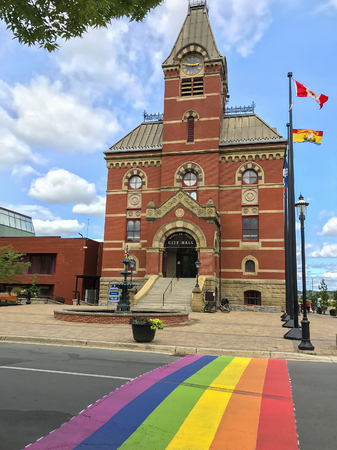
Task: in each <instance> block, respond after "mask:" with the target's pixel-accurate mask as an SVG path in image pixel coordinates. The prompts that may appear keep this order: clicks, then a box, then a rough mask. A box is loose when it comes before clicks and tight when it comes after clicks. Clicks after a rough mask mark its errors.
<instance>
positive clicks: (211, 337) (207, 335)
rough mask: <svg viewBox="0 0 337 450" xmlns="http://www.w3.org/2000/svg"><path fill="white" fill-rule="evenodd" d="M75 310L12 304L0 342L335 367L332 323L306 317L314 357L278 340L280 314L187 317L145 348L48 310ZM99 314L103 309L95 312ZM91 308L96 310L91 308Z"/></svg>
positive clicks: (125, 332)
mask: <svg viewBox="0 0 337 450" xmlns="http://www.w3.org/2000/svg"><path fill="white" fill-rule="evenodd" d="M60 308H76V307H73V306H68V305H66V306H63V305H62V306H57V305H34V304H31V305H25V304H24V305H18V306H14V307H1V308H0V341H7V342H23V343H39V344H52V345H70V346H81V347H92V348H95V347H96V348H111V349H120V350H121V349H124V350H135V351H137V350H139V351H153V352H158V353H168V354H176V355H188V354H203V355H205V354H206V355H227V356H242V357H253V358H285V359H297V360H315V361H331V362H337V349H336V334H337V318H335V317H331V316H330V315H325V316H324V315H318V314H310V315H309V320H310V322H311V325H310V332H311V341H312V343H313V345H314V346H315V350H314V352H301V351H299V350H298V348H297V347H298V343H299V342H298V341H291V340H286V339H284V338H283V336H284V334H285V333H286V332H287V330H288V329H286V328H282V322H281V320H280V315H279V314H275V313H257V312H240V311H232V312H231V313H230V314H223V313H221V312H217V313H216V314H204V313H191V314H190V322H189V323H188V324H186V325H171V326H166V327H165V328H164V330H157V331H156V336H155V339H154V341H153V342H152V343H151V344H139V343H136V342H135V341H134V340H133V337H132V331H131V327H130V326H129V325H106V324H85V323H70V322H62V321H58V320H56V319H54V316H53V311H54V310H55V309H60ZM100 308H102V309H105V307H100ZM95 309H96V307H95Z"/></svg>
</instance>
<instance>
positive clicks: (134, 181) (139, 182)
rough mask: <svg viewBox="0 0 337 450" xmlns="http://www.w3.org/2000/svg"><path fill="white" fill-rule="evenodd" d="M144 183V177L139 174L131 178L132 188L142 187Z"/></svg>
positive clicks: (130, 184)
mask: <svg viewBox="0 0 337 450" xmlns="http://www.w3.org/2000/svg"><path fill="white" fill-rule="evenodd" d="M142 184H143V182H142V179H141V178H140V177H139V176H138V175H135V176H133V177H131V178H130V180H129V188H130V189H139V188H141V186H142Z"/></svg>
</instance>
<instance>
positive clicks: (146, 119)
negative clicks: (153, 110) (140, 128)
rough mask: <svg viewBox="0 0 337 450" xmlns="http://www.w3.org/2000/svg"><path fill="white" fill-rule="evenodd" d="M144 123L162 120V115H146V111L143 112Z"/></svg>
mask: <svg viewBox="0 0 337 450" xmlns="http://www.w3.org/2000/svg"><path fill="white" fill-rule="evenodd" d="M143 117H144V122H155V121H159V120H164V114H161V113H157V114H148V113H147V112H146V111H144V112H143Z"/></svg>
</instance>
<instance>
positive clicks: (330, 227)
mask: <svg viewBox="0 0 337 450" xmlns="http://www.w3.org/2000/svg"><path fill="white" fill-rule="evenodd" d="M317 234H318V235H319V236H337V217H331V219H329V220H328V221H327V223H326V224H325V225H324V226H323V231H322V233H317Z"/></svg>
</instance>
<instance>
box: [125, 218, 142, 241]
mask: <svg viewBox="0 0 337 450" xmlns="http://www.w3.org/2000/svg"><path fill="white" fill-rule="evenodd" d="M126 240H127V241H139V240H140V220H129V221H128V222H127V227H126Z"/></svg>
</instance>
